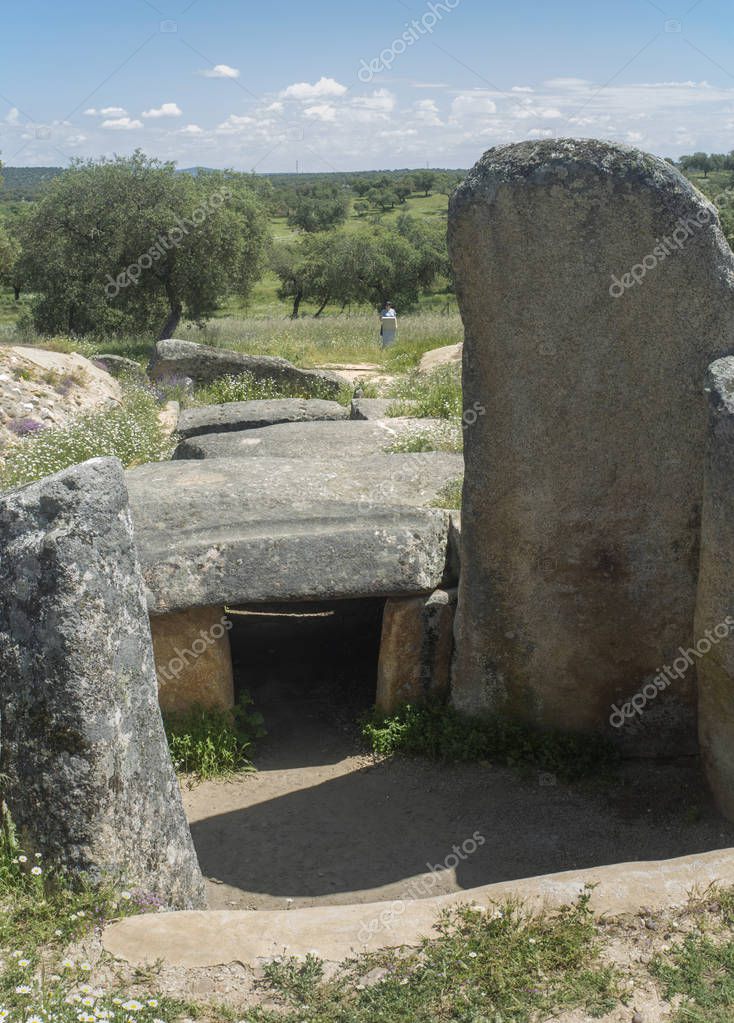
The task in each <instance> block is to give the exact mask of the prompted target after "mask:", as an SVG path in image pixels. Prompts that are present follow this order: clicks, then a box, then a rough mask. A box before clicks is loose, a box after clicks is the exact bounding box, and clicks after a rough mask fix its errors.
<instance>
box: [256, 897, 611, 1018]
mask: <svg viewBox="0 0 734 1023" xmlns="http://www.w3.org/2000/svg"><path fill="white" fill-rule="evenodd" d="M588 901H589V894H588V893H585V894H584V895H583V896H582V897H581V898H580V899H579V900H578V902H577V903H576V904H575V905H574V906H570V907H567V908H565V909H561V910H559V911H558V912H554V913H553V912H546V913H541V914H536V915H533V914H529V913H527V912H525V911H524V910H523V909H522V908H521V907H520V906H519V905H517V904H512V903H509V904H506V905H503V906H496V907H492V908H491V909H490V910H489V911H487V912H482V911H480V910H477V909H470V908H462V909H459V910H457V911H454V912H453V913H451V914H447V915H445V916H443V917H442V918H441V920H440V922H439V925H438V937H437V938H433V939H426V940H424V941H423V942H422V943H421V945H420V947H419V948H417V949H415V950H413V951H407V950H390V951H386V952H382V953H377V954H374V955H368V956H362V957H360V958H359V959H357V960H353V961H352V962H350V963H347V964H345V965H344V966H342V967H341V968H340V970H339V971H338V973H337V974H336V975H335V976H334V977H333V978H332V979H330V980H324V978H323V975H322V972H321V964H320V963H319V962H318V960H316V959H315V958H314V957H312V956H310V957H307V958H306V959H305V960H303V961H300V962H299V961H296V960H293V959H283V960H281V961H280V962H278V963H275V964H273V965H272V966H270V967H268V968H267V969H266V971H265V978H264V984H263V986H264V987H265V988H266V990H268V991H269V992H270V994H271V996H272V997H274V998H276V999H277V1000H278V1001H279V1002H280V1003H281V1004H280V1007H279V1008H277V1009H265V1008H261V1009H255V1010H254V1011H252V1012H249V1013H246V1014H245V1015H244V1016H243V1019H244V1020H245V1021H246V1023H276V1021H278V1023H301V1021H303V1020H306V1019H308V1020H314V1021H318V1023H345V1021H347V1020H348V1021H349V1023H404V1021H405V1023H407V1021H410V1023H450V1021H456V1023H495V1021H502V1023H530V1021H531V1020H541V1019H543V1020H545V1019H549V1018H550V1017H551V1016H555V1014H557V1013H558V1012H560V1011H562V1010H564V1009H574V1008H577V1009H581V1010H584V1011H585V1012H586V1013H588V1014H589V1016H590V1017H592V1018H593V1017H598V1016H601V1015H602V1014H603V1013H604V1012H607V1011H609V1010H611V1009H612V1008H614V1007H615V1005H616V1004H617V1002H618V1000H619V994H620V987H619V980H618V975H617V972H616V970H615V968H614V967H613V966H611V965H607V964H604V963H603V962H602V960H601V949H602V942H601V941H600V938H599V935H598V933H597V929H596V925H595V922H594V917H593V914H592V913H591V911H590V909H589V906H588ZM375 971H378V973H379V976H380V979H378V980H377V982H376V983H375V982H372V983H365V979H366V978H367V977H368V975H372V976H373V977H374V974H375Z"/></svg>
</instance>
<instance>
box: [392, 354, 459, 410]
mask: <svg viewBox="0 0 734 1023" xmlns="http://www.w3.org/2000/svg"><path fill="white" fill-rule="evenodd" d="M388 397H390V398H395V404H394V405H393V406H392V407H391V408H390V409H388V415H390V416H412V417H415V418H418V419H455V420H460V419H461V416H462V413H463V395H462V389H461V370H460V368H459V367H458V366H442V367H441V368H440V369H436V370H434V371H433V372H432V373H428V374H426V373H418V372H412V373H409V374H408V375H407V376H405V377H403V378H401V379H399V380H397V381H396V382H395V383H394V384H393V385H392V386H391V388H390V392H389V394H388Z"/></svg>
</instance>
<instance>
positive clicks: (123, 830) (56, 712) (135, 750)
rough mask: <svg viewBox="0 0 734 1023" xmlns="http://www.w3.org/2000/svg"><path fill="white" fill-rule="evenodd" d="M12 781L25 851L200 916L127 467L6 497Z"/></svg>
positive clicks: (4, 700)
mask: <svg viewBox="0 0 734 1023" xmlns="http://www.w3.org/2000/svg"><path fill="white" fill-rule="evenodd" d="M0 773H2V774H3V775H4V776H5V780H4V781H3V783H2V792H3V797H4V799H5V801H6V803H7V805H8V807H9V810H10V813H11V815H12V818H13V821H14V823H15V825H16V827H17V829H18V831H19V834H20V836H21V841H22V842H23V844H24V845H25V847H26V848H27V849H28V850H30V851H32V852H35V851H38V852H40V853H41V854H42V855H43V857H44V859H46V860H48V861H53V862H56V863H60V864H61V865H62V866H64V867H65V868H67V869H69V870H70V871H73V872H84V873H87V874H88V875H90V876H92V877H93V878H101V877H108V878H110V879H113V880H119V881H120V882H122V883H125V884H126V885H128V886H133V885H136V886H140V888H142V889H144V890H145V891H147V892H153V893H155V894H157V895H159V896H160V897H161V898H162V899H163V900H164V902H165V903H166V905H168V906H170V907H173V908H186V907H189V908H203V907H204V905H205V897H204V885H203V880H202V877H201V873H200V870H199V865H198V862H197V859H196V854H195V852H194V847H193V843H192V841H191V835H190V832H189V828H188V824H187V822H186V818H185V816H184V811H183V805H182V801H181V793H180V790H179V786H178V782H177V780H176V776H175V773H174V770H173V765H172V763H171V759H170V756H169V753H168V746H167V744H166V738H165V734H164V731H163V723H162V720H161V714H160V710H159V708H158V700H157V684H156V676H155V669H154V664H153V648H152V643H151V636H150V625H149V622H148V613H147V609H146V605H145V595H144V592H143V582H142V576H141V574H140V570H139V567H138V562H137V556H136V553H135V548H134V544H133V531H132V523H131V517H130V512H129V509H128V495H127V488H126V486H125V477H124V473H123V469H122V466H121V465H120V463H119V462H118V461H117V460H115V459H94V460H92V461H90V462H86V463H85V464H83V465H78V466H74V467H73V468H71V469H67V470H65V471H64V472H60V473H58V474H57V475H55V476H50V477H48V478H47V479H44V480H41V481H40V482H39V483H34V484H32V485H30V486H28V487H25V488H23V489H21V490H15V491H11V492H9V493H6V494H4V495H3V496H2V497H0Z"/></svg>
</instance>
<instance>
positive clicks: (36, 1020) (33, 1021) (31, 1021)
mask: <svg viewBox="0 0 734 1023" xmlns="http://www.w3.org/2000/svg"><path fill="white" fill-rule="evenodd" d="M25 1023H43V1020H42V1019H41V1017H40V1016H29V1017H28V1019H27V1020H26V1021H25Z"/></svg>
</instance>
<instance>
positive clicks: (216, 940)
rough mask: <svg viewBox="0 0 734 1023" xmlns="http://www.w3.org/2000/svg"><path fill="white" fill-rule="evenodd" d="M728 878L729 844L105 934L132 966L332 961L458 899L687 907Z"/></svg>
mask: <svg viewBox="0 0 734 1023" xmlns="http://www.w3.org/2000/svg"><path fill="white" fill-rule="evenodd" d="M715 883H721V884H722V885H724V886H726V885H731V884H732V883H734V855H732V850H731V849H728V850H726V849H725V850H720V851H717V852H712V853H704V854H700V855H694V856H683V857H680V858H678V859H673V860H659V861H656V862H655V861H654V862H644V863H616V864H614V865H612V866H608V867H593V868H591V869H589V870H571V871H565V872H563V873H559V874H545V875H542V876H540V877H532V878H526V879H524V880H520V881H502V882H500V883H498V884H490V885H484V886H482V887H481V888H470V889H468V890H467V891H464V892H455V893H452V894H451V895H442V896H439V897H437V898H428V899H414V900H409V899H406V900H404V901H401V902H399V903H397V904H396V903H395V902H372V903H363V904H361V905H352V906H326V907H324V908H320V907H319V908H315V909H296V910H291V911H289V912H288V911H283V910H277V911H258V912H242V911H240V912H214V913H197V912H185V913H163V914H148V915H147V916H134V917H129V918H128V919H127V920H122V921H120V922H119V923H115V924H111V925H110V926H109V927H107V928H106V929H105V931H104V932H103V935H102V942H103V945H104V948H105V950H106V951H107V952H109V953H110V955H113V956H114V957H115V958H117V959H123V960H125V961H126V962H128V963H130V964H131V965H132V966H138V967H143V966H147V965H152V964H154V963H156V962H157V961H158V960H163V962H165V963H167V964H168V965H170V966H174V967H180V968H183V969H204V968H207V967H213V966H224V965H228V964H229V963H241V964H242V965H243V966H248V965H252V966H255V965H263V964H264V963H265V962H269V961H271V960H272V959H274V958H277V957H278V956H283V955H288V956H306V955H308V953H309V952H312V953H314V954H315V955H317V956H318V957H319V958H321V959H323V960H325V961H327V962H332V963H338V962H342V961H343V960H345V959H347V958H349V957H351V956H353V955H357V954H359V953H361V952H367V951H369V952H374V951H375V950H376V949H379V948H397V947H400V946H402V945H406V946H410V947H415V946H417V945H418V944H419V943H420V941H421V939H422V938H424V937H432V936H434V937H435V931H434V928H435V924H436V921H437V918H438V915H439V913H441V912H442V911H444V910H447V909H451V908H453V907H455V906H459V905H475V906H480V907H486V908H492V909H493V908H494V907H495V906H496V905H497V903H500V904H501V903H502V902H504V901H506V900H508V899H511V898H519V899H522V900H523V901H524V902H525V903H526V905H527V906H528V908H529V909H534V910H540V909H541V908H543V907H549V908H552V907H557V906H563V905H570V904H572V903H574V902H575V901H576V900H577V899H578V898H579V896H580V895H582V894H583V892H584V889H585V887H586V886H587V885H593V886H595V887H594V889H593V891H592V893H591V906H592V908H593V909H594V910H595V912H597V913H606V914H610V915H620V914H623V913H632V914H638V913H639V912H640V910H641V909H642V908H643V907H644V908H645V910H646V912H647V913H655V912H658V911H660V910H663V909H666V908H668V907H674V906H685V905H686V904H687V902H688V900H689V896H690V893H691V891H692V890H696V889H698V890H701V891H704V890H705V889H706V888H707V887H708V886H709V885H711V884H715Z"/></svg>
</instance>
